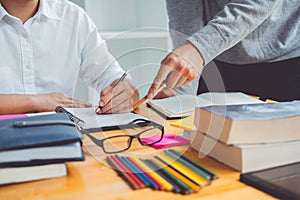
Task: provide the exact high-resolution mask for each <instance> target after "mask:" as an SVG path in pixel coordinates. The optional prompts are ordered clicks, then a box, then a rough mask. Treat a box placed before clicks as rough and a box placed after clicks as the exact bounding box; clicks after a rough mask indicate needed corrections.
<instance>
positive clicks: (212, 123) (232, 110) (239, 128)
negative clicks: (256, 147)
mask: <svg viewBox="0 0 300 200" xmlns="http://www.w3.org/2000/svg"><path fill="white" fill-rule="evenodd" d="M299 122H300V102H299V101H295V102H280V103H270V104H248V105H228V106H208V107H202V108H197V109H196V111H195V121H194V124H195V126H196V127H197V130H198V131H200V132H203V133H205V134H208V135H210V136H211V137H213V138H215V139H217V140H220V141H222V142H224V143H226V144H250V143H267V142H284V141H293V140H300V133H299V130H300V123H299Z"/></svg>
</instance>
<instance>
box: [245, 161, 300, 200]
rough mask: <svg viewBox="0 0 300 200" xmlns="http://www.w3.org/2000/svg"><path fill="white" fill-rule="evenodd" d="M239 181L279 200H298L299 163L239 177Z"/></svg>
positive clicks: (299, 193)
mask: <svg viewBox="0 0 300 200" xmlns="http://www.w3.org/2000/svg"><path fill="white" fill-rule="evenodd" d="M240 181H241V182H243V183H245V184H247V185H250V186H252V187H255V188H257V189H259V190H262V191H264V192H266V193H268V194H270V195H273V196H274V197H276V198H279V199H285V200H298V199H300V190H299V188H300V162H298V163H295V164H290V165H284V166H279V167H275V168H270V169H265V170H261V171H256V172H250V173H245V174H241V175H240Z"/></svg>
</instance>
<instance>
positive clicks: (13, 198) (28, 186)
mask: <svg viewBox="0 0 300 200" xmlns="http://www.w3.org/2000/svg"><path fill="white" fill-rule="evenodd" d="M138 112H139V113H140V114H142V115H144V116H147V117H149V118H150V119H151V120H153V121H156V122H159V123H163V124H164V125H165V132H166V133H174V132H177V133H178V132H179V131H180V129H178V128H175V127H172V126H170V125H169V122H167V121H165V120H164V119H162V118H161V117H160V116H159V115H157V114H156V113H154V112H153V111H151V110H150V109H147V108H146V106H145V105H142V107H141V109H140V110H139V111H138ZM135 142H136V141H135ZM84 143H85V147H84V148H83V151H84V153H85V157H86V159H85V161H82V162H69V163H67V166H68V175H67V176H64V177H59V178H52V179H46V180H40V181H33V182H28V183H21V184H14V185H8V186H0V200H19V199H26V200H52V199H53V200H59V199H72V200H77V199H78V200H79V199H80V200H82V199H87V200H94V199H95V200H96V199H97V200H99V199H105V200H106V199H118V200H120V199H130V200H135V199H136V200H141V199H143V200H147V199H149V200H150V199H151V200H152V199H160V200H164V199H165V200H170V199H172V200H173V199H191V200H193V199H201V200H206V199H241V198H242V199H243V200H246V199H251V200H252V199H259V200H263V199H274V198H273V197H271V196H269V195H268V194H266V193H264V192H261V191H259V190H256V189H255V188H252V187H250V186H247V185H245V184H243V183H241V182H239V175H240V173H239V172H237V171H235V170H233V169H231V168H229V167H227V166H225V165H224V164H222V163H220V162H218V161H216V160H214V159H211V158H209V157H204V158H201V159H200V158H199V157H198V152H197V151H195V150H193V149H191V148H190V147H179V150H181V151H184V153H185V154H186V155H188V156H189V157H192V158H193V159H194V160H196V161H197V162H199V163H200V164H202V165H204V166H205V167H207V168H208V169H210V170H212V171H214V172H215V173H216V174H218V176H219V178H218V179H217V180H214V181H213V182H212V183H211V185H209V186H207V187H204V188H203V189H201V190H200V191H199V192H197V193H193V194H188V195H181V194H174V193H171V192H166V191H154V190H152V189H149V188H146V189H140V190H132V189H131V188H130V187H129V186H128V185H127V184H126V183H125V181H123V180H122V179H121V178H120V177H119V176H118V175H117V173H116V172H115V171H114V170H112V169H111V168H109V167H108V166H107V165H106V164H105V162H102V160H101V159H102V158H103V156H102V157H100V156H98V157H99V158H101V159H100V161H99V159H98V160H97V159H95V158H94V157H93V156H92V155H91V152H93V151H91V150H90V149H91V148H89V145H90V143H89V142H88V141H87V139H86V138H85V139H84ZM136 143H137V145H135V146H137V148H133V150H131V151H129V153H130V154H132V155H138V154H139V155H141V152H143V153H144V152H148V153H149V154H151V153H156V152H157V150H154V149H152V148H149V147H141V146H139V144H138V142H136ZM0 178H1V177H0Z"/></svg>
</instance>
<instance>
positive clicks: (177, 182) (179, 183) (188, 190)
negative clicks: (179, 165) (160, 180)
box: [148, 159, 193, 194]
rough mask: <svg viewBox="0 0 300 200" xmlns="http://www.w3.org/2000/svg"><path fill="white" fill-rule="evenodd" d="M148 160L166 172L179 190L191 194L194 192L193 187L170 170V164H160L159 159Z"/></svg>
mask: <svg viewBox="0 0 300 200" xmlns="http://www.w3.org/2000/svg"><path fill="white" fill-rule="evenodd" d="M148 162H149V163H150V164H151V165H152V166H153V167H154V168H156V169H160V171H161V173H163V174H164V176H166V177H168V179H169V180H170V181H171V182H172V183H173V184H172V185H173V186H176V187H177V188H178V189H177V191H178V192H179V193H180V194H190V193H192V192H193V189H192V188H191V187H189V186H188V185H187V184H185V183H184V182H183V181H182V180H181V179H178V178H177V177H176V176H175V175H174V174H173V173H170V171H169V170H168V166H166V165H164V164H159V163H158V161H157V160H155V159H152V160H148Z"/></svg>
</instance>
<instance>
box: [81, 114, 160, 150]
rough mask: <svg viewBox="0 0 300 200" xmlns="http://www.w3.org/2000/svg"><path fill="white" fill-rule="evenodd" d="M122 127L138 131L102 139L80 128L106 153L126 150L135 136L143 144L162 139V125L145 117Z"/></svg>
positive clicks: (149, 144) (147, 144)
mask: <svg viewBox="0 0 300 200" xmlns="http://www.w3.org/2000/svg"><path fill="white" fill-rule="evenodd" d="M122 128H127V129H131V130H132V132H138V133H136V134H130V135H114V136H109V137H106V138H104V139H97V138H96V137H94V136H93V135H92V134H90V133H88V132H85V131H83V130H82V129H81V130H80V131H81V132H82V133H84V134H85V135H86V136H87V137H88V138H90V139H91V140H92V141H93V143H95V144H96V145H97V146H99V147H101V148H102V149H103V151H104V152H105V153H107V154H113V153H120V152H124V151H126V150H128V149H129V148H130V147H131V144H132V141H133V139H135V138H137V139H138V141H139V143H140V144H141V145H143V146H151V145H153V144H155V143H158V142H160V141H161V140H162V138H163V135H164V127H163V126H162V125H160V124H157V123H155V122H152V121H149V120H145V119H135V120H133V121H131V122H130V123H128V124H127V125H122Z"/></svg>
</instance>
